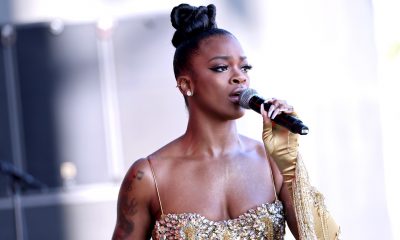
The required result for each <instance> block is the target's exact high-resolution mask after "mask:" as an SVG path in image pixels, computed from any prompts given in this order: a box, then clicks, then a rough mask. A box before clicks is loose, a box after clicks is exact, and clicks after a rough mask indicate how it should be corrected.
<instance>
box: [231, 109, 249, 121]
mask: <svg viewBox="0 0 400 240" xmlns="http://www.w3.org/2000/svg"><path fill="white" fill-rule="evenodd" d="M245 113H246V109H244V108H241V107H240V109H238V110H237V111H235V114H233V115H232V120H236V119H239V118H241V117H243V116H244V114H245Z"/></svg>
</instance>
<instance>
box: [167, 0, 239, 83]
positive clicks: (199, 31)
mask: <svg viewBox="0 0 400 240" xmlns="http://www.w3.org/2000/svg"><path fill="white" fill-rule="evenodd" d="M215 14H216V8H215V6H214V5H213V4H210V5H208V6H207V7H205V6H200V7H194V6H190V5H189V4H180V5H179V6H176V7H174V8H173V9H172V12H171V23H172V26H173V27H174V28H175V29H176V31H175V33H174V36H173V37H172V45H174V47H175V48H176V49H175V55H174V73H175V77H178V76H179V74H180V72H181V71H182V70H183V69H185V68H186V67H187V64H188V59H189V57H190V56H191V55H192V54H193V53H194V52H195V51H196V50H197V49H198V47H199V43H200V41H201V40H203V39H205V38H208V37H210V36H213V35H232V34H231V33H230V32H228V31H226V30H224V29H220V28H217V24H216V22H215ZM232 36H233V35H232Z"/></svg>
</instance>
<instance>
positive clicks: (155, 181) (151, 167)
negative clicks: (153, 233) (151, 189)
mask: <svg viewBox="0 0 400 240" xmlns="http://www.w3.org/2000/svg"><path fill="white" fill-rule="evenodd" d="M147 162H149V165H150V169H151V174H153V179H154V185H155V187H156V192H157V197H158V202H159V203H160V209H161V216H163V215H164V210H163V207H162V203H161V198H160V192H159V191H158V185H157V180H156V175H155V173H154V169H153V165H151V162H150V159H149V158H147Z"/></svg>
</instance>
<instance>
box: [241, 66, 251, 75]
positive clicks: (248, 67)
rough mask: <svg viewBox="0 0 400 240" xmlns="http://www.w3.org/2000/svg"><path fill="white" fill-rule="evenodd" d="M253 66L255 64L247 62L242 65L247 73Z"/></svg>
mask: <svg viewBox="0 0 400 240" xmlns="http://www.w3.org/2000/svg"><path fill="white" fill-rule="evenodd" d="M252 68H253V66H251V65H248V64H246V65H244V66H242V71H243V72H245V73H247V72H248V71H249V70H251V69H252Z"/></svg>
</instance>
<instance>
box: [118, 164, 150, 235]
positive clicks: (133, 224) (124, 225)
mask: <svg viewBox="0 0 400 240" xmlns="http://www.w3.org/2000/svg"><path fill="white" fill-rule="evenodd" d="M153 194H154V186H153V179H152V175H151V171H150V170H149V166H148V163H147V161H146V160H145V159H140V160H138V161H136V162H135V163H134V164H133V165H132V166H131V168H130V169H129V170H128V172H127V173H126V175H125V178H124V180H123V182H122V184H121V187H120V191H119V195H118V205H117V223H116V226H115V230H114V234H113V238H112V239H113V240H123V239H149V238H150V235H151V229H152V227H151V224H152V221H153V220H152V219H153V217H152V216H151V210H150V206H151V199H152V195H153Z"/></svg>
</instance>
